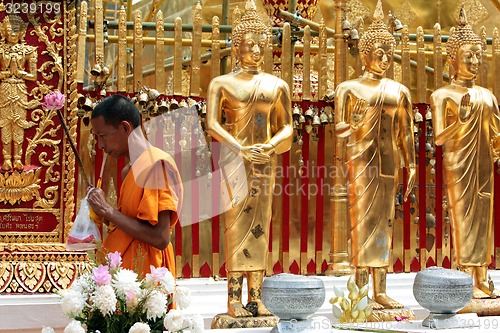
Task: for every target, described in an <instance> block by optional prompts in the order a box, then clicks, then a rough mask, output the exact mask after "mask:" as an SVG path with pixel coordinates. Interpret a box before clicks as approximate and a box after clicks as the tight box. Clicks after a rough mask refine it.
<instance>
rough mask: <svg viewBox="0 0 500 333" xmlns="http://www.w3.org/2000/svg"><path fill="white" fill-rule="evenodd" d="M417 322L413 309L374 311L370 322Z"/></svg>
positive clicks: (369, 319)
mask: <svg viewBox="0 0 500 333" xmlns="http://www.w3.org/2000/svg"><path fill="white" fill-rule="evenodd" d="M408 320H415V313H413V311H412V310H411V309H384V310H373V312H372V314H371V316H370V317H368V319H367V321H368V322H381V321H408Z"/></svg>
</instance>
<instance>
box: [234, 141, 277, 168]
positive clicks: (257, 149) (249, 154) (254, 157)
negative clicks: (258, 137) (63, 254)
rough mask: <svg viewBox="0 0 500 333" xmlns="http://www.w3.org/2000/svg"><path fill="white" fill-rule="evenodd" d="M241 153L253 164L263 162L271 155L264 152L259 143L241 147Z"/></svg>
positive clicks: (269, 158) (268, 159) (267, 160)
mask: <svg viewBox="0 0 500 333" xmlns="http://www.w3.org/2000/svg"><path fill="white" fill-rule="evenodd" d="M241 155H242V156H243V158H244V159H246V160H247V161H250V162H252V163H255V164H265V163H267V162H269V161H270V160H271V157H270V156H269V155H267V154H265V153H264V149H263V148H262V147H261V144H258V145H252V146H244V147H241Z"/></svg>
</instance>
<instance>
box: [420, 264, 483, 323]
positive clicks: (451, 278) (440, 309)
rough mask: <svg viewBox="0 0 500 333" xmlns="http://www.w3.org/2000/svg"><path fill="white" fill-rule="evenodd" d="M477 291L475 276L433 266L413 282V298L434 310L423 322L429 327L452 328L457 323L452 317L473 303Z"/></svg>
mask: <svg viewBox="0 0 500 333" xmlns="http://www.w3.org/2000/svg"><path fill="white" fill-rule="evenodd" d="M473 292H474V285H473V280H472V276H470V275H469V274H467V273H464V272H460V271H457V270H452V269H447V268H442V267H436V266H432V267H429V268H426V269H424V270H422V271H420V272H418V273H417V275H416V277H415V281H414V282H413V296H414V297H415V299H416V301H417V302H418V304H420V305H421V306H422V307H423V308H425V309H427V310H429V311H430V315H429V317H427V318H426V319H425V320H424V321H423V323H422V324H423V325H424V326H429V327H433V326H436V325H441V326H443V328H449V325H451V323H453V322H454V321H453V320H451V319H452V317H453V316H455V314H456V313H457V312H458V311H459V310H461V309H462V308H464V307H465V306H466V305H467V303H469V302H470V300H471V299H472V295H473ZM440 321H441V322H440Z"/></svg>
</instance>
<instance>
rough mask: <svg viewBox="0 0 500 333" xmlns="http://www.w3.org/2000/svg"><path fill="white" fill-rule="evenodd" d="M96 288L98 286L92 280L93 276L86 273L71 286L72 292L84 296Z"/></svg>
mask: <svg viewBox="0 0 500 333" xmlns="http://www.w3.org/2000/svg"><path fill="white" fill-rule="evenodd" d="M95 287H96V284H95V282H94V280H93V279H92V274H91V273H85V274H83V275H81V276H80V277H79V278H78V279H77V280H76V281H75V283H73V284H72V285H71V290H73V291H75V292H77V293H79V294H82V295H83V294H88V293H89V292H90V291H91V290H94V288H95Z"/></svg>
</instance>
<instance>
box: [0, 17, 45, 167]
mask: <svg viewBox="0 0 500 333" xmlns="http://www.w3.org/2000/svg"><path fill="white" fill-rule="evenodd" d="M26 28H27V23H25V22H24V21H23V20H22V18H21V17H19V16H17V15H8V16H6V17H5V19H4V21H3V24H2V27H1V32H2V39H3V42H2V43H1V44H0V81H1V83H0V91H1V92H2V93H1V94H0V128H1V131H2V144H3V150H2V156H3V163H2V170H4V171H8V170H11V169H12V168H14V169H15V170H23V168H24V165H23V163H22V161H21V157H22V145H23V139H24V130H26V129H28V128H30V127H32V126H33V125H35V123H33V122H31V121H27V120H26V110H27V109H28V90H27V87H26V83H25V81H26V80H30V81H36V78H37V76H36V73H37V68H36V63H37V57H38V56H37V51H36V47H34V46H31V45H28V44H26V42H25V40H24V36H25V34H26ZM12 148H14V152H13V153H12Z"/></svg>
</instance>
